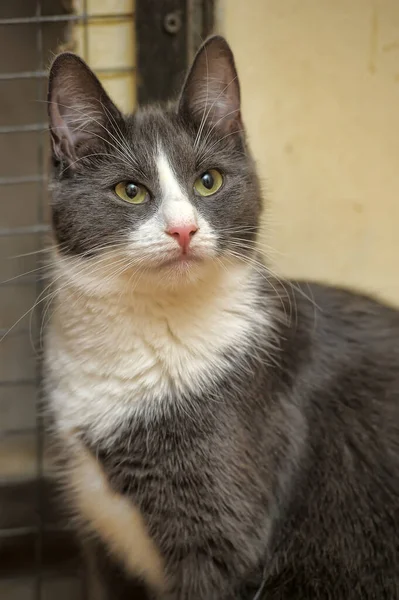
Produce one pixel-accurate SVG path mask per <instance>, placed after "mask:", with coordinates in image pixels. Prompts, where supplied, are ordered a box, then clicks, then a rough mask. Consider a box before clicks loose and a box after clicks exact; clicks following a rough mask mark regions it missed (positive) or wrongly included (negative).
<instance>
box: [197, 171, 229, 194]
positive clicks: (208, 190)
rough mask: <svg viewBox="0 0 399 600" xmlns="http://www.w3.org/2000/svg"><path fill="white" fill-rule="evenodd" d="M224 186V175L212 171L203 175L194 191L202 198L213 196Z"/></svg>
mask: <svg viewBox="0 0 399 600" xmlns="http://www.w3.org/2000/svg"><path fill="white" fill-rule="evenodd" d="M222 184H223V175H222V174H221V173H220V172H219V171H217V170H216V169H210V170H209V171H205V173H202V175H201V177H198V179H196V181H195V183H194V189H195V190H196V191H197V192H198V193H199V194H200V196H212V194H214V193H215V192H217V191H218V190H220V188H221V187H222Z"/></svg>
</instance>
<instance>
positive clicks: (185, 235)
mask: <svg viewBox="0 0 399 600" xmlns="http://www.w3.org/2000/svg"><path fill="white" fill-rule="evenodd" d="M197 230H198V227H197V226H196V225H180V226H176V227H168V228H167V230H166V233H167V234H169V235H171V236H172V237H174V238H175V239H176V241H177V242H178V244H179V246H181V248H182V250H183V252H187V249H188V247H189V245H190V242H191V238H192V237H193V235H194V233H195V232H196V231H197Z"/></svg>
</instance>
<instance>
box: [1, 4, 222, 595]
mask: <svg viewBox="0 0 399 600" xmlns="http://www.w3.org/2000/svg"><path fill="white" fill-rule="evenodd" d="M212 16H213V2H212V0H162V1H160V0H142V1H140V0H135V1H134V0H12V1H11V0H9V1H5V2H0V50H1V51H0V598H1V599H3V598H4V599H5V600H53V599H55V598H56V599H57V600H67V599H68V600H70V599H71V598H73V599H74V600H81V599H82V600H83V599H85V598H87V597H88V589H87V582H86V576H85V570H84V568H83V561H82V560H81V558H80V554H79V551H78V548H77V545H76V543H75V541H74V537H73V535H72V532H71V528H70V525H69V522H68V519H67V517H66V515H65V514H63V511H62V510H61V509H60V503H59V501H58V499H57V493H56V492H55V490H54V488H53V485H52V483H51V481H52V479H51V477H50V476H49V474H50V468H49V465H48V464H47V459H46V452H45V450H46V446H47V444H46V435H45V428H44V426H43V422H42V416H41V415H42V410H41V402H42V399H41V391H40V390H41V376H42V366H41V354H42V339H43V330H44V327H45V324H46V322H47V321H48V317H49V314H48V313H49V312H51V310H50V311H49V310H48V306H49V304H48V300H49V298H50V291H49V280H48V279H47V275H46V262H47V261H46V260H45V259H44V258H43V257H45V256H46V253H47V249H48V247H49V245H51V240H50V235H49V233H50V226H49V223H50V215H49V209H48V206H49V203H48V182H47V170H48V169H47V166H48V162H49V147H48V144H49V139H48V138H49V136H48V126H47V104H46V93H47V74H48V66H49V64H50V62H51V58H52V56H54V55H55V54H56V53H57V52H59V51H60V50H65V49H67V50H72V51H75V52H77V53H78V54H80V55H81V56H82V57H83V58H84V59H85V60H86V61H87V62H88V63H89V65H90V66H91V67H92V68H93V70H94V71H95V72H96V74H97V75H98V77H99V78H100V80H101V81H102V83H103V85H104V86H105V88H106V89H107V91H108V93H109V94H110V96H111V97H113V98H114V99H115V100H116V102H117V104H118V105H119V106H120V108H121V109H122V110H124V111H125V112H127V111H131V110H132V109H133V108H134V105H135V100H136V95H137V97H138V99H139V101H148V100H160V99H163V98H165V97H169V96H170V95H171V93H172V94H173V93H174V92H176V91H177V88H178V86H179V84H180V82H181V80H182V76H183V74H184V70H185V68H186V66H187V63H188V61H189V60H190V59H191V58H192V56H193V52H194V51H195V49H196V47H198V45H199V44H200V42H201V41H202V39H203V38H204V37H205V36H206V35H207V34H208V33H209V32H210V30H211V29H212V25H213V19H212ZM137 71H138V72H139V73H140V76H139V77H136V72H137Z"/></svg>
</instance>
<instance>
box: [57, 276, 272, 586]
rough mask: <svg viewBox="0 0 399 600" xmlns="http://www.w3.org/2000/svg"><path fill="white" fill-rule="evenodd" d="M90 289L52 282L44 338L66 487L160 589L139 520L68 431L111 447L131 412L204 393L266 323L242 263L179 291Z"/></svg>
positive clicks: (112, 544) (153, 554)
mask: <svg viewBox="0 0 399 600" xmlns="http://www.w3.org/2000/svg"><path fill="white" fill-rule="evenodd" d="M86 283H87V282H86ZM92 292H93V291H92ZM92 292H91V293H84V292H82V288H81V287H77V286H75V285H73V282H71V285H66V286H65V285H62V287H61V286H60V292H59V293H58V298H57V300H56V308H55V312H54V315H53V319H52V324H51V327H50V328H49V331H48V336H47V353H46V360H47V365H46V372H47V377H46V382H47V389H48V396H49V401H50V403H51V408H52V414H53V415H54V417H55V427H56V429H57V430H58V435H59V436H60V437H61V439H64V440H65V443H66V445H68V446H69V451H68V453H69V456H70V459H71V460H70V469H69V472H68V473H66V483H67V487H68V488H69V490H70V492H72V495H71V500H72V502H73V503H74V507H75V510H76V512H77V513H78V515H80V517H82V518H83V521H84V522H85V523H86V524H87V525H88V526H89V527H90V528H92V529H94V530H95V531H96V532H97V533H98V534H99V535H100V536H101V537H102V539H103V540H104V541H105V542H106V543H107V546H108V548H109V549H110V550H111V551H113V552H114V553H115V554H116V555H117V556H119V558H120V559H121V560H122V561H123V563H124V564H125V566H126V568H127V569H128V570H129V571H130V572H132V573H135V574H139V575H141V576H144V577H145V579H146V580H147V581H148V582H149V583H150V584H151V585H153V586H155V587H162V585H163V566H162V557H160V556H159V554H158V551H157V549H156V547H155V546H154V543H153V541H152V540H150V539H149V537H148V535H147V532H146V527H145V523H144V521H143V519H142V516H141V515H140V514H139V512H138V511H137V509H136V508H135V507H134V505H133V504H132V503H131V502H130V501H128V500H126V499H125V498H122V497H120V496H118V495H117V494H115V493H114V492H113V491H112V490H111V488H110V487H109V484H108V482H107V481H106V479H105V476H104V474H103V473H102V470H101V467H100V465H99V464H98V463H97V462H96V460H95V459H94V458H93V457H92V456H90V455H88V454H87V452H86V451H85V450H84V449H83V448H81V447H80V446H79V444H78V442H77V441H76V440H75V439H74V430H75V429H81V428H88V429H89V431H90V434H91V436H93V437H94V438H97V439H101V440H103V442H104V441H105V442H106V441H107V440H108V441H109V442H111V441H112V436H110V434H112V432H113V431H115V429H117V427H118V424H120V423H122V422H123V421H124V420H125V419H126V418H128V417H129V416H130V415H132V414H134V412H135V411H140V412H141V413H142V414H144V415H146V416H147V417H148V419H151V415H152V414H154V411H157V410H159V408H160V406H159V404H160V402H165V401H179V397H180V399H182V398H183V394H184V392H186V391H193V390H194V391H198V390H199V389H201V387H206V386H207V385H209V384H210V383H211V382H212V381H213V380H215V379H216V378H217V377H218V376H219V375H220V373H221V372H223V370H224V369H225V368H226V364H225V359H224V358H223V352H224V351H226V350H228V349H229V348H231V347H237V346H238V347H245V346H246V345H248V344H251V343H252V339H251V337H252V336H251V333H252V332H253V331H254V330H256V331H258V330H259V329H260V328H263V327H265V326H266V327H267V326H268V324H269V323H268V317H267V315H266V314H264V313H261V312H260V311H258V310H256V309H255V306H256V303H255V302H254V300H255V298H256V292H255V282H254V274H253V273H251V272H250V271H249V270H248V268H247V267H243V266H242V265H237V266H236V267H234V268H233V267H231V268H230V269H222V270H221V271H220V273H218V276H217V277H216V278H214V279H213V280H212V279H209V280H207V283H201V282H199V284H198V285H196V286H195V288H193V289H191V288H187V289H185V290H184V291H183V292H182V293H180V294H177V293H163V294H160V295H159V296H156V295H147V294H138V293H134V294H132V293H130V294H129V295H126V294H124V293H122V291H121V290H118V291H117V292H115V290H114V291H112V286H111V288H110V289H107V290H105V289H103V290H102V293H92ZM105 292H106V293H105ZM182 401H183V400H182Z"/></svg>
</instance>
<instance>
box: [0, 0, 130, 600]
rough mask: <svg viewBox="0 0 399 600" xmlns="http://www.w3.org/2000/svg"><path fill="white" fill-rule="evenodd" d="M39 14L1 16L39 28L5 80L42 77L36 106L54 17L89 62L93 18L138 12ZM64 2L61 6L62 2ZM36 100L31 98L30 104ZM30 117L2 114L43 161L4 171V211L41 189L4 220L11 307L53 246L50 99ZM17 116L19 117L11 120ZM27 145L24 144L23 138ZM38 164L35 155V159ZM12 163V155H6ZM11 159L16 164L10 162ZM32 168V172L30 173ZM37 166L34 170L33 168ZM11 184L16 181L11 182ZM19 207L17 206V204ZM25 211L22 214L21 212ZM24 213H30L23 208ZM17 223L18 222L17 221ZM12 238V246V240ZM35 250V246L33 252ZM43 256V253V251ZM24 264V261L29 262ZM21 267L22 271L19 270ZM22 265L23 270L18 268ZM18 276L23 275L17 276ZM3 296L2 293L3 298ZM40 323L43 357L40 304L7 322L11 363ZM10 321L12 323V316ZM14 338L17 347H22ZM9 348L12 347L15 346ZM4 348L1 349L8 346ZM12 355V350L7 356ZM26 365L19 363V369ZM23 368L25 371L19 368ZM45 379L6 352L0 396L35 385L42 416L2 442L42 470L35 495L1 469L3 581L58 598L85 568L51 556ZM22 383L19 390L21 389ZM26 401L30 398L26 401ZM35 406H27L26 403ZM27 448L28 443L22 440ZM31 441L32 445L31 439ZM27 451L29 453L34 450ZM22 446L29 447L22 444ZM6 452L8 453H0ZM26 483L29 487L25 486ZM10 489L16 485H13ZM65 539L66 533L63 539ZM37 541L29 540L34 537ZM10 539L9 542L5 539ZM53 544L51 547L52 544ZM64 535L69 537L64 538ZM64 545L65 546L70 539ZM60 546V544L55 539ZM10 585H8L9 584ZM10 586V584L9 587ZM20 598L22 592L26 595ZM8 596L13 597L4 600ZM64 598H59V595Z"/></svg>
mask: <svg viewBox="0 0 399 600" xmlns="http://www.w3.org/2000/svg"><path fill="white" fill-rule="evenodd" d="M20 5H21V3H15V5H14V6H15V12H17V9H18V7H19V8H20ZM28 5H29V4H28V3H27V6H28ZM35 8H36V9H35V14H34V15H32V16H19V15H18V16H17V14H16V15H15V17H11V18H0V29H1V33H0V38H1V37H2V35H3V33H4V32H6V31H8V29H9V28H11V30H12V31H15V29H14V27H17V26H25V27H26V26H28V27H29V28H31V29H32V32H34V33H35V34H36V40H35V52H36V58H35V62H34V63H33V65H32V64H29V67H32V66H33V68H28V69H22V70H17V69H15V68H14V69H12V70H10V72H0V85H1V90H0V93H1V94H3V92H4V91H5V90H6V89H7V87H6V86H8V85H10V84H11V82H18V81H23V80H27V81H32V82H33V83H34V88H36V89H35V92H34V93H35V96H36V98H32V97H31V98H26V103H27V104H26V107H27V110H28V102H30V101H32V100H40V101H43V100H45V97H44V93H45V92H44V87H45V86H44V83H45V79H46V77H47V74H48V72H47V70H46V68H45V66H46V65H47V64H48V62H49V59H50V58H51V53H52V54H54V53H55V52H56V51H57V48H47V47H45V40H46V37H45V28H46V27H48V26H50V25H51V24H57V23H58V24H61V25H62V24H64V25H65V32H66V33H67V31H66V30H67V26H68V25H70V24H73V23H81V24H82V26H83V50H84V51H83V54H84V56H83V58H85V60H86V61H89V55H88V53H89V30H88V25H89V24H90V23H94V22H96V23H105V22H112V23H117V22H124V21H126V20H127V19H128V20H132V19H133V17H134V13H133V12H121V13H118V14H111V13H107V12H104V13H101V14H96V15H90V14H89V13H88V9H87V1H86V0H84V1H83V8H82V11H81V12H80V13H79V14H54V15H45V14H43V10H42V9H43V3H42V1H41V0H36V7H35ZM59 8H61V7H59ZM14 38H15V40H16V42H15V43H16V44H18V43H19V41H18V36H17V35H15V36H14ZM9 54H10V60H9V65H10V66H11V67H12V65H13V51H12V49H10V53H9ZM29 58H30V57H29V56H27V64H28V62H29ZM132 71H133V68H130V67H125V66H120V65H115V67H104V68H100V69H96V72H97V73H98V74H100V75H101V74H116V75H117V74H121V73H128V72H132ZM19 101H21V102H25V100H24V99H22V100H20V99H19ZM30 106H31V105H30ZM29 113H30V115H31V116H30V117H28V118H26V119H25V120H27V121H28V122H26V123H24V122H22V123H13V122H9V123H7V122H5V121H4V117H6V116H7V115H6V114H3V115H2V122H3V124H2V125H1V126H0V143H2V142H3V144H4V148H5V151H7V148H8V145H9V143H10V141H12V140H13V139H17V138H14V137H13V136H17V135H19V136H24V137H22V139H23V145H25V140H26V147H27V148H30V149H31V150H30V152H31V153H32V152H33V153H34V156H33V155H32V154H31V156H30V157H31V159H32V158H34V157H35V162H36V167H31V168H30V169H29V168H27V167H26V166H24V162H23V161H22V160H21V159H20V157H18V156H15V165H16V166H18V167H19V169H20V170H21V172H20V173H18V172H15V167H14V166H13V168H12V170H11V168H9V170H8V172H7V170H5V171H4V170H3V173H2V175H1V176H0V209H1V208H2V207H5V206H6V207H7V211H9V212H5V211H4V210H3V209H2V213H1V214H4V215H8V214H13V213H12V210H13V206H12V203H10V202H9V199H10V198H16V197H17V196H18V194H19V195H20V196H23V194H24V191H23V190H24V189H25V188H22V187H21V186H22V185H26V184H35V186H34V188H33V191H32V190H31V189H30V192H29V202H32V201H34V202H35V203H36V214H35V215H34V218H33V216H32V211H31V212H30V213H29V214H30V215H31V217H29V219H28V218H26V219H25V217H24V218H23V220H22V221H21V220H19V219H18V218H13V219H12V220H11V221H10V222H11V223H13V225H12V226H11V225H10V226H9V225H8V224H7V223H8V217H6V218H7V221H6V222H4V223H0V244H2V245H1V246H0V259H1V263H0V266H1V265H2V266H3V267H4V268H6V273H7V276H6V277H3V273H2V272H1V271H0V295H2V296H1V298H5V299H6V306H7V302H8V306H11V305H12V303H13V299H14V298H15V297H16V295H17V294H18V298H21V297H24V295H25V294H28V293H30V290H33V289H34V290H35V295H36V297H37V296H39V294H40V293H41V292H42V290H43V285H45V284H44V283H43V274H42V269H41V258H40V256H41V255H40V252H41V251H42V250H43V248H44V246H45V238H46V234H48V232H49V225H48V223H47V222H46V211H45V203H46V201H47V177H46V163H47V135H46V131H47V129H48V125H47V123H46V122H44V121H43V104H42V102H38V103H37V111H36V113H37V114H36V115H33V116H32V110H29ZM22 114H23V108H22V110H21V115H22ZM10 120H11V119H10ZM21 147H22V145H21ZM30 162H31V163H32V160H30ZM6 163H7V161H6ZM7 164H8V163H7ZM27 171H28V172H27ZM29 171H31V172H29ZM6 186H10V188H9V189H8V188H7V187H6ZM32 194H36V198H35V197H34V196H32ZM15 210H17V209H15ZM17 216H18V215H17ZM22 216H24V215H22ZM14 223H15V225H14ZM4 244H5V245H4ZM8 244H10V248H12V252H10V254H12V255H14V256H15V255H16V254H20V253H21V256H22V255H23V254H22V253H25V254H24V256H28V257H29V258H27V259H26V260H27V261H29V262H28V264H29V270H27V273H26V275H23V274H22V276H21V272H18V270H17V267H12V268H11V276H10V275H9V271H10V268H9V267H8V265H10V264H12V263H10V262H9V261H8V260H7V250H6V253H4V251H3V245H4V248H6V249H7V248H8ZM31 250H32V251H33V252H30V251H31ZM36 251H38V254H36V255H35V252H36ZM35 256H36V257H38V258H35ZM22 264H24V263H23V262H22ZM35 268H36V269H37V271H36V272H37V273H39V274H38V275H37V276H33V275H32V274H31V275H29V272H30V273H33V272H34V271H35ZM13 269H14V271H13ZM15 271H16V272H15ZM13 275H15V277H13ZM1 298H0V299H1ZM32 324H33V339H34V343H35V346H36V351H38V355H39V356H40V354H41V352H40V348H39V345H40V344H39V339H38V338H39V332H40V328H41V314H40V310H38V311H36V313H35V315H34V318H33V321H32V322H31V325H30V326H29V327H27V325H26V321H25V320H21V326H20V327H19V326H18V325H17V326H16V327H15V328H14V329H13V330H11V331H10V329H8V328H7V327H6V326H3V325H0V339H2V338H3V337H4V339H5V340H6V342H7V344H8V346H7V352H8V356H7V364H8V362H10V364H12V365H18V364H19V363H20V361H21V360H22V358H21V356H20V355H19V352H20V350H21V349H22V350H23V347H22V346H21V344H22V345H24V344H26V348H27V347H29V346H30V343H31V341H30V337H31V336H32ZM6 325H8V323H6ZM14 344H16V345H15V348H14ZM8 348H9V350H8ZM1 350H2V348H0V351H1ZM2 356H4V354H3V355H2ZM17 371H18V369H17V370H16V372H17ZM18 372H19V371H18ZM41 379H42V365H41V361H40V359H38V360H37V361H36V368H35V370H34V371H32V370H31V369H30V370H26V371H25V372H24V373H23V376H22V377H21V376H18V377H14V376H13V372H8V371H5V370H4V369H3V370H1V358H0V402H1V401H2V398H3V397H5V396H4V395H5V394H10V393H16V394H18V397H19V395H21V399H22V401H23V402H29V401H31V400H29V396H31V395H32V391H35V395H36V421H35V423H29V424H28V423H27V424H26V426H25V425H24V426H23V427H22V426H21V427H20V426H18V423H14V425H12V426H11V425H10V427H8V428H4V427H3V426H2V424H1V423H0V444H7V443H12V444H17V445H18V444H20V443H21V444H22V443H23V440H25V439H27V438H28V437H29V439H32V440H33V439H34V440H35V442H34V448H35V456H36V458H35V461H34V464H35V469H36V470H35V476H34V481H32V482H28V483H29V485H30V483H32V486H33V487H32V490H31V492H29V494H31V496H29V498H28V492H25V491H24V490H25V488H24V487H23V486H24V485H25V484H27V480H26V478H25V476H24V477H20V476H19V475H17V474H15V475H13V477H12V479H10V478H9V477H7V476H5V475H4V474H3V473H0V587H1V585H2V584H3V583H4V582H7V586H8V585H10V586H11V587H10V589H12V583H13V582H14V581H15V582H17V583H20V582H25V581H29V585H32V586H33V587H32V593H33V596H32V595H30V596H29V599H30V600H33V598H34V600H43V598H44V596H45V597H46V598H50V596H48V590H47V591H45V590H46V585H47V583H48V582H49V581H55V580H59V578H61V577H62V578H65V577H67V578H68V577H73V578H77V577H81V575H82V573H81V572H80V571H79V569H78V567H77V566H76V564H75V566H74V565H72V563H71V562H67V563H66V564H63V565H62V570H61V566H60V567H57V568H55V567H54V566H53V567H52V568H51V569H50V570H48V568H47V563H46V560H47V559H46V558H45V556H48V554H49V552H50V554H51V550H49V547H48V542H47V541H46V540H47V538H48V536H51V535H54V536H58V535H60V534H61V533H62V534H63V535H67V534H68V531H69V525H68V524H67V523H66V522H65V521H62V520H59V519H58V520H57V521H56V522H53V521H52V520H51V519H50V517H49V515H48V514H47V513H46V511H47V510H48V502H49V498H48V490H47V485H48V484H47V482H46V477H45V466H44V445H45V436H44V428H43V422H42V417H41V415H42V410H41V394H40V389H41ZM13 390H14V391H13ZM22 406H23V405H22ZM25 406H27V405H25ZM2 448H3V446H1V447H0V452H1V451H2ZM21 448H22V446H21ZM29 448H30V446H29ZM29 448H28V450H25V451H26V452H29ZM21 452H22V450H21ZM0 458H1V456H0ZM18 486H20V492H19V493H20V494H22V496H21V497H18V499H16V500H15V506H17V508H18V506H20V505H21V504H23V502H25V503H27V502H29V501H31V502H32V504H31V505H30V506H29V513H30V514H32V515H33V520H32V521H29V522H25V521H24V520H23V519H22V520H21V521H18V519H16V518H15V519H12V520H11V521H10V522H8V523H7V522H5V521H4V519H5V518H6V517H5V516H4V515H5V512H6V511H5V506H4V505H2V502H3V498H4V492H6V493H8V492H9V491H10V490H11V492H14V490H15V493H17V490H18V489H19V488H18ZM21 486H22V487H21ZM7 490H8V491H7ZM11 505H12V509H13V510H14V503H11ZM28 538H29V540H33V546H32V552H33V554H34V556H33V563H32V565H31V567H30V568H29V569H28V570H27V571H24V569H25V567H24V566H21V567H20V568H19V567H18V568H16V569H15V571H13V570H12V571H7V568H8V567H7V568H6V567H3V563H5V562H8V561H5V560H4V556H3V554H2V552H3V548H7V547H9V544H11V543H12V544H14V543H15V544H18V543H19V544H20V545H19V546H18V545H17V546H15V548H17V549H18V548H20V549H22V551H23V552H25V546H24V544H25V543H26V540H27V539H28ZM62 539H64V538H62ZM31 543H32V542H29V544H31ZM3 544H5V546H3ZM46 544H47V546H46ZM62 544H63V542H61V545H62ZM62 547H64V546H62ZM51 548H52V546H51ZM14 554H15V555H18V552H17V551H15V552H14ZM1 589H3V588H1ZM8 589H9V588H8V587H7V590H8ZM80 589H81V590H82V594H81V596H79V597H78V596H77V595H74V596H73V598H74V600H81V599H82V598H84V597H86V595H85V591H84V590H85V581H84V579H83V578H82V581H81V585H80ZM18 598H19V596H18ZM4 600H6V599H4ZM57 600H58V597H57Z"/></svg>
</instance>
